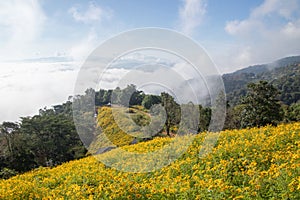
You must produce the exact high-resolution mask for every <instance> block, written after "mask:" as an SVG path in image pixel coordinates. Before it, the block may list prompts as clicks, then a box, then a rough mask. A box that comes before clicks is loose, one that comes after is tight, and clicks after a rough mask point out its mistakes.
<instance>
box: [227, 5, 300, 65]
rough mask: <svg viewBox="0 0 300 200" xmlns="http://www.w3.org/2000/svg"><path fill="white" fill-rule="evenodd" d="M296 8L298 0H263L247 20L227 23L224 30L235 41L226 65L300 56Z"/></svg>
mask: <svg viewBox="0 0 300 200" xmlns="http://www.w3.org/2000/svg"><path fill="white" fill-rule="evenodd" d="M299 6H300V1H299V0H289V1H281V0H265V1H264V2H263V3H262V4H261V5H259V6H258V7H256V8H255V9H253V10H252V11H251V12H250V14H249V17H248V18H246V19H244V20H233V21H229V22H227V24H226V26H225V31H226V32H227V33H228V34H230V35H232V36H233V37H235V38H236V39H237V40H236V41H237V42H236V43H235V44H234V48H232V50H231V52H228V54H231V56H230V59H231V62H229V63H231V64H232V65H235V66H239V67H246V66H247V65H250V64H254V63H264V62H272V61H274V60H275V59H278V58H281V57H285V56H289V55H294V54H300V42H299V41H300V18H299V16H300V9H299ZM237 49H238V51H237ZM227 56H228V55H227Z"/></svg>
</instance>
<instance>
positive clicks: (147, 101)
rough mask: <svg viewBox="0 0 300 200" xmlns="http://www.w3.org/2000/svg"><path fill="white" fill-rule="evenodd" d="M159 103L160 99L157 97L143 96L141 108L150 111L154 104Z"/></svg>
mask: <svg viewBox="0 0 300 200" xmlns="http://www.w3.org/2000/svg"><path fill="white" fill-rule="evenodd" d="M159 103H161V98H160V96H158V95H152V94H147V95H145V97H144V99H143V101H142V106H143V107H145V108H146V109H150V108H151V106H153V105H155V104H159Z"/></svg>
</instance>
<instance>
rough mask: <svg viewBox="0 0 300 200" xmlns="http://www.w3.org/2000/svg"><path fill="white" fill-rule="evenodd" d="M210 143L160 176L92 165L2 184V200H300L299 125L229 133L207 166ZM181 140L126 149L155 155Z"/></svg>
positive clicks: (87, 161)
mask: <svg viewBox="0 0 300 200" xmlns="http://www.w3.org/2000/svg"><path fill="white" fill-rule="evenodd" d="M203 137H204V134H200V135H198V136H196V138H195V140H194V141H193V144H192V145H191V146H190V148H189V149H188V150H187V151H186V153H184V154H183V155H182V156H181V157H180V158H179V159H178V160H176V161H175V162H173V163H172V164H171V165H169V166H167V167H164V168H162V169H160V170H157V171H154V172H150V173H125V172H120V171H117V170H115V169H113V168H109V167H105V166H104V165H103V164H102V163H100V162H97V160H96V159H95V158H94V157H88V158H84V159H81V160H77V161H71V162H69V163H65V164H63V165H61V166H58V167H55V168H52V169H49V168H41V169H37V170H35V171H32V172H29V173H26V174H23V175H18V176H16V177H13V178H11V179H9V180H2V181H0V199H27V198H37V199H39V198H45V199H58V198H62V199H127V198H131V199H149V198H151V199H201V198H204V199H268V198H273V199H288V198H289V199H300V176H299V174H300V162H299V160H300V148H299V147H300V123H294V124H288V125H280V126H278V127H277V128H275V127H265V128H253V129H244V130H233V131H223V132H221V134H220V137H219V140H218V143H217V144H216V146H215V148H214V149H213V151H212V152H211V153H210V154H208V155H207V156H205V157H204V158H201V159H200V158H199V150H200V149H201V144H202V141H203ZM174 139H175V138H173V139H170V138H156V139H154V140H152V141H149V142H143V143H139V144H137V145H131V146H126V147H124V149H125V150H128V151H134V152H145V151H148V150H151V151H153V150H155V149H159V148H160V147H161V146H163V145H165V144H167V143H170V142H171V140H174ZM178 148H180V147H178ZM115 151H116V150H112V151H111V152H108V153H105V154H102V155H100V156H103V157H107V156H114V152H115ZM148 161H149V160H145V161H144V162H145V163H147V162H148Z"/></svg>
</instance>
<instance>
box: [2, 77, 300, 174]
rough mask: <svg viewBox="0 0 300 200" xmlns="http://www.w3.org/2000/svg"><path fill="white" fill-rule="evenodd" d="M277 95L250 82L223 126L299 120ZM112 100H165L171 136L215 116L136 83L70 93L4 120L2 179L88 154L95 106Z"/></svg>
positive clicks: (298, 109) (202, 127)
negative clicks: (139, 87)
mask: <svg viewBox="0 0 300 200" xmlns="http://www.w3.org/2000/svg"><path fill="white" fill-rule="evenodd" d="M279 95H280V93H279V92H278V89H276V88H275V87H274V86H273V85H272V84H270V83H268V82H266V81H260V82H257V83H250V84H249V85H248V89H247V93H246V95H245V96H243V97H241V98H240V101H239V103H238V104H237V105H235V106H230V105H229V104H227V111H226V119H225V125H224V129H240V128H245V127H255V126H258V127H259V126H264V125H267V124H272V125H276V124H278V123H282V122H292V121H299V120H300V102H299V101H298V102H297V103H294V104H292V105H290V106H288V105H285V104H283V103H282V102H281V101H279V99H278V96H279ZM73 104H76V105H84V108H86V110H84V109H81V110H80V112H82V113H79V116H80V117H82V119H83V120H82V121H81V122H82V124H79V126H77V129H78V128H80V129H82V130H83V132H86V133H87V134H86V137H84V138H82V137H81V138H79V136H78V134H77V131H76V127H75V123H74V119H73V109H72V108H73V107H72V106H73ZM111 104H117V105H120V106H129V107H130V106H136V105H139V106H143V107H144V108H145V109H147V110H149V109H151V108H153V106H154V105H157V104H161V106H163V107H164V109H165V114H166V120H165V125H164V128H163V129H162V130H161V131H160V133H162V132H164V133H165V134H166V135H168V136H171V135H173V134H176V133H179V132H180V131H190V130H179V129H180V125H182V124H183V125H187V127H195V129H194V132H196V133H199V132H204V131H207V130H208V127H209V124H210V120H211V115H212V108H211V107H209V106H204V105H192V106H191V105H188V104H185V105H183V104H179V103H178V102H176V100H175V99H174V97H173V96H172V95H170V94H168V93H166V92H162V93H161V94H160V95H154V94H145V93H144V92H143V91H139V90H137V88H136V86H135V85H132V84H131V85H128V86H127V87H126V88H124V89H120V88H119V87H117V88H116V89H114V90H104V89H100V90H99V91H95V90H94V89H88V90H86V91H85V94H83V95H77V96H75V97H72V98H70V99H69V100H68V101H67V102H65V103H63V104H61V105H56V106H53V107H52V108H44V109H40V110H39V114H38V115H35V116H32V117H22V118H21V119H20V122H3V123H2V124H1V125H0V177H1V178H8V177H10V176H12V175H14V174H16V173H22V172H25V171H28V170H31V169H33V168H36V167H40V166H55V165H58V164H61V163H63V162H66V161H69V160H74V159H79V158H82V157H84V156H86V153H87V150H86V148H85V146H84V145H83V143H82V140H83V141H84V144H90V143H91V142H92V141H93V139H94V137H95V132H96V131H97V130H96V127H95V123H93V120H95V116H94V115H95V114H96V113H97V108H98V107H101V106H111ZM195 106H196V107H195ZM91 108H93V109H91ZM183 108H184V109H183ZM193 108H197V109H193ZM183 110H184V111H183ZM195 110H197V113H195V112H194V111H195ZM74 112H79V111H78V110H75V111H74ZM187 115H190V116H192V117H188V119H190V120H189V121H184V122H182V117H181V116H187ZM180 123H181V124H180ZM153 136H155V135H153Z"/></svg>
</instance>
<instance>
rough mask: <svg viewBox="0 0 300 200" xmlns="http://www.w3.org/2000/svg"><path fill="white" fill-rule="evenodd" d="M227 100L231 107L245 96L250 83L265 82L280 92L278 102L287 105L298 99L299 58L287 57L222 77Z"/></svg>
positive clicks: (299, 93)
mask: <svg viewBox="0 0 300 200" xmlns="http://www.w3.org/2000/svg"><path fill="white" fill-rule="evenodd" d="M223 80H224V85H225V89H226V93H227V99H228V100H229V102H230V103H231V104H233V105H235V104H237V103H238V101H239V99H240V97H241V96H244V95H245V94H246V89H247V85H248V84H249V83H250V82H258V81H260V80H266V81H268V82H271V83H272V84H274V86H276V88H277V89H279V91H280V92H281V95H280V100H281V101H282V102H284V103H285V104H287V105H291V104H292V103H295V102H297V101H298V100H299V99H300V56H294V57H287V58H283V59H280V60H277V61H275V62H273V63H270V64H263V65H254V66H250V67H247V68H244V69H241V70H238V71H236V72H233V73H230V74H224V75H223Z"/></svg>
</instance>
